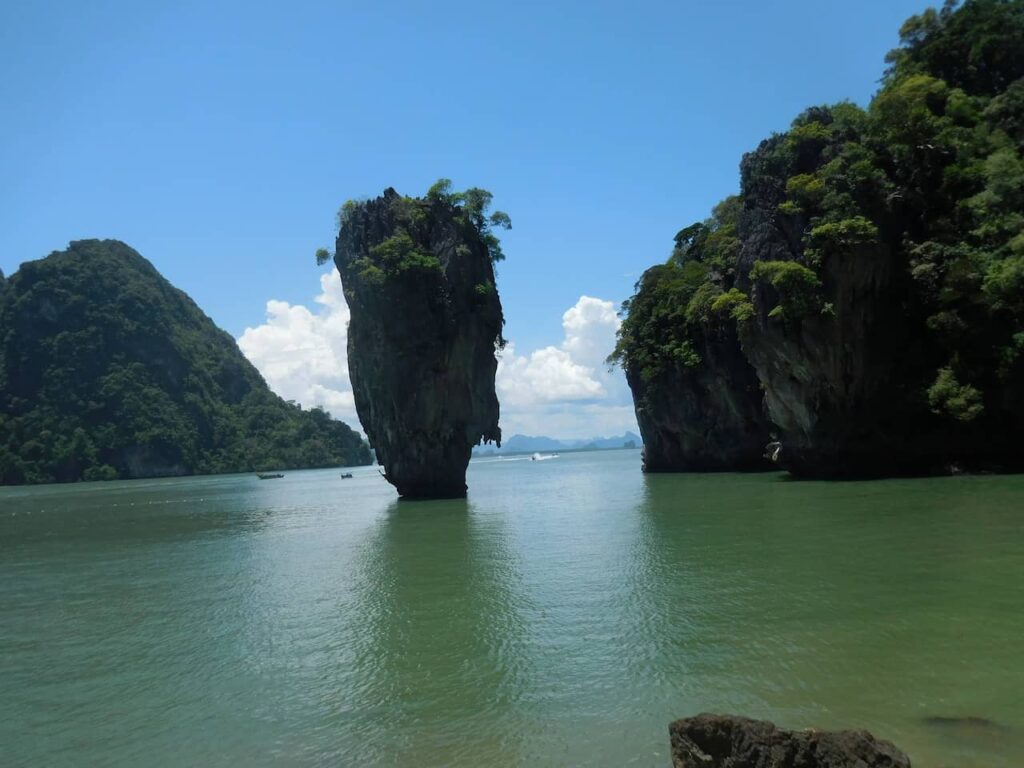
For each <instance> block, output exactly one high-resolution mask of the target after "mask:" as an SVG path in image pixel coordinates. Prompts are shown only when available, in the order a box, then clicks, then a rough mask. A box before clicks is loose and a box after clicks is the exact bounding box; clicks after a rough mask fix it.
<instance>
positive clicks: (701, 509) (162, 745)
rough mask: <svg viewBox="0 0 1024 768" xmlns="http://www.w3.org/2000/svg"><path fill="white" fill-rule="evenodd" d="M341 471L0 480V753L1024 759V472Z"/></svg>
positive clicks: (183, 758)
mask: <svg viewBox="0 0 1024 768" xmlns="http://www.w3.org/2000/svg"><path fill="white" fill-rule="evenodd" d="M353 474H354V475H355V477H354V478H353V479H351V480H343V479H341V478H340V477H338V472H337V471H328V470H321V471H309V472H290V473H287V475H286V477H285V478H283V479H281V480H268V481H259V480H257V479H256V478H255V477H249V476H220V477H208V478H189V479H173V480H153V481H134V482H116V483H95V484H79V485H73V486H47V487H38V488H28V489H26V488H14V489H11V488H8V489H0V745H2V750H3V758H2V762H3V764H4V765H14V766H21V765H26V766H28V765H32V766H35V765H58V766H59V765H86V764H88V765H123V766H135V765H147V766H163V765H166V766H172V765H174V766H176V765H206V766H218V765H242V764H244V765H257V766H258V765H283V766H291V765H294V766H305V765H325V764H329V765H372V764H381V765H389V764H402V763H406V762H408V763H410V764H416V765H456V766H476V765H483V764H491V765H531V766H533V765H536V766H562V765H603V766H623V765H636V766H659V767H660V768H665V767H666V766H668V765H669V764H670V761H669V757H668V750H667V746H668V739H667V725H668V723H669V721H670V720H672V719H674V718H677V717H682V716H685V715H688V714H694V713H697V712H700V711H705V710H711V711H727V712H739V713H743V714H747V715H750V716H754V717H767V718H770V719H773V720H775V721H776V722H779V723H781V724H784V725H787V726H792V727H804V726H810V725H817V726H822V727H865V728H868V729H870V730H872V731H874V732H875V733H876V735H879V736H882V737H885V738H889V739H892V740H893V741H895V742H896V743H897V744H899V745H900V746H901V747H903V748H904V749H905V750H907V751H908V752H910V753H911V756H912V757H913V759H914V765H915V766H917V767H918V768H921V767H923V768H936V767H937V766H957V767H958V768H971V767H975V766H977V767H981V766H985V767H986V768H993V767H998V766H1020V765H1024V694H1022V691H1024V641H1022V637H1024V536H1022V534H1024V477H1020V476H1017V477H958V478H939V479H931V480H898V481H882V482H870V483H798V482H791V481H788V480H786V479H784V478H783V477H782V476H780V475H776V474H765V475H660V476H648V477H645V476H643V475H641V473H640V472H639V452H638V451H612V452H606V453H590V454H575V455H569V454H565V455H562V456H560V457H559V458H558V459H555V460H550V461H544V462H531V461H511V460H502V461H495V460H481V461H478V462H474V463H473V464H472V465H471V467H470V473H469V483H470V497H469V499H468V500H465V501H452V502H412V503H398V502H397V501H396V500H395V497H394V494H393V491H392V490H391V488H390V486H388V485H387V484H386V483H385V482H384V481H383V480H382V479H381V478H380V477H379V476H378V475H377V473H376V471H375V470H373V469H372V468H362V469H356V470H353ZM971 718H974V719H971Z"/></svg>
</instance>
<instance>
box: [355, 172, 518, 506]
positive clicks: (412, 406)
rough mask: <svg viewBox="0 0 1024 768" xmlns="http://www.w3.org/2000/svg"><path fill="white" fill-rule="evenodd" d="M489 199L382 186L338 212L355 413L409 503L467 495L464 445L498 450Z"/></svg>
mask: <svg viewBox="0 0 1024 768" xmlns="http://www.w3.org/2000/svg"><path fill="white" fill-rule="evenodd" d="M473 192H482V191H479V190H470V193H473ZM467 194H469V193H467ZM487 202H489V195H486V198H485V199H483V200H481V198H480V196H476V197H473V196H472V195H470V200H469V201H468V202H467V201H466V199H465V198H464V197H463V196H456V195H452V194H449V193H447V190H446V188H442V189H439V190H435V189H432V191H431V193H430V194H428V196H427V197H426V198H409V197H403V196H401V195H399V194H398V193H397V192H395V190H393V189H387V190H386V191H385V192H384V194H383V195H382V196H381V197H378V198H376V199H375V200H369V201H366V202H361V203H348V204H346V206H345V207H344V208H343V210H342V214H341V222H340V224H341V227H340V231H339V233H338V239H337V244H336V251H335V264H336V265H337V268H338V271H339V272H340V274H341V279H342V285H343V288H344V292H345V299H346V301H347V302H348V305H349V309H350V310H351V313H352V319H351V324H350V326H349V333H348V362H349V374H350V376H351V380H352V389H353V393H354V395H355V403H356V410H357V412H358V414H359V420H360V422H361V423H362V425H363V429H364V430H365V431H366V434H367V436H368V438H369V440H370V444H371V446H372V447H373V449H374V450H375V451H376V454H377V460H378V461H379V462H380V464H381V466H382V467H383V468H384V474H385V477H386V478H387V480H388V481H389V482H390V483H392V484H393V485H394V486H395V487H396V488H397V489H398V492H399V494H400V495H401V496H403V497H406V498H448V497H459V496H464V495H465V494H466V466H467V465H468V463H469V458H470V451H471V450H472V447H473V446H474V445H476V444H478V443H479V442H481V441H484V442H488V441H495V442H497V443H498V444H499V445H500V440H501V431H500V430H499V428H498V399H497V396H496V395H495V391H494V375H495V371H496V368H497V360H496V358H495V349H496V347H497V346H498V345H500V344H502V343H503V339H502V335H501V330H502V324H503V318H502V311H501V303H500V301H499V299H498V293H497V289H496V287H495V279H494V267H493V263H492V260H493V258H494V256H495V253H496V239H495V238H494V235H493V234H491V233H490V232H489V231H488V227H487V221H488V220H486V219H484V217H483V208H485V207H486V203H487ZM481 203H482V204H481ZM506 221H507V217H506ZM497 253H499V254H500V251H497Z"/></svg>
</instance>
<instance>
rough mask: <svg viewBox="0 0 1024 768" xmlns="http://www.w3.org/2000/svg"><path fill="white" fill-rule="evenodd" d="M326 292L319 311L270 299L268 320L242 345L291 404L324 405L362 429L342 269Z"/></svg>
mask: <svg viewBox="0 0 1024 768" xmlns="http://www.w3.org/2000/svg"><path fill="white" fill-rule="evenodd" d="M320 291H321V293H320V295H319V296H317V297H316V298H315V299H314V301H315V302H316V304H318V305H319V306H318V307H315V308H314V310H313V311H310V310H309V309H308V308H306V307H305V306H303V305H301V304H296V305H292V304H289V303H288V302H285V301H277V300H276V299H271V300H270V301H268V302H267V322H265V323H264V324H263V325H260V326H257V327H255V328H246V329H245V332H244V333H243V334H242V336H241V337H240V338H239V339H238V346H239V347H240V348H241V350H242V352H243V354H245V356H246V357H248V358H249V360H250V361H251V362H252V364H253V365H255V366H256V368H257V369H258V370H259V372H260V373H261V374H263V378H265V379H266V380H267V384H269V385H270V388H271V389H272V390H274V391H275V392H276V393H277V394H279V395H280V396H281V397H283V398H284V399H285V400H295V401H296V402H299V403H301V404H302V405H303V406H304V407H307V408H310V407H313V406H315V405H319V406H322V407H324V408H326V409H327V410H328V411H330V412H331V413H332V414H333V415H334V417H335V418H338V419H342V420H344V421H346V422H348V423H349V424H351V425H352V426H354V427H356V428H358V426H359V420H358V419H357V418H356V408H355V401H354V399H353V397H352V385H351V382H350V381H349V377H348V360H347V356H346V344H347V339H348V321H349V317H350V315H349V310H348V305H347V304H346V303H345V296H344V295H343V294H342V292H341V278H340V277H338V273H337V272H336V271H334V270H333V269H332V270H331V271H329V272H325V273H324V274H323V275H321V276H320Z"/></svg>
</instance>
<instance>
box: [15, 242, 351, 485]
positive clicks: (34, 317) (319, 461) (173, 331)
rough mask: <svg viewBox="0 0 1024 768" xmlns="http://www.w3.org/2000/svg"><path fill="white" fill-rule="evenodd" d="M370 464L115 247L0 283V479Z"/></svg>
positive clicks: (80, 251)
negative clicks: (268, 383) (272, 387)
mask: <svg viewBox="0 0 1024 768" xmlns="http://www.w3.org/2000/svg"><path fill="white" fill-rule="evenodd" d="M369 462H370V454H369V449H368V447H367V446H366V444H365V443H364V442H363V441H362V440H361V439H360V437H359V436H358V434H356V433H355V432H354V431H353V430H351V429H350V428H349V427H348V426H347V425H345V424H343V423H341V422H338V421H335V420H334V419H332V418H331V417H330V415H329V414H327V413H325V412H324V411H322V410H319V409H313V410H309V411H303V410H302V409H301V408H300V407H298V406H296V405H292V404H290V403H286V402H284V401H283V400H282V399H281V398H280V397H278V396H277V395H275V394H273V393H272V392H271V391H270V390H269V389H268V388H267V386H266V384H265V383H264V381H263V379H262V377H261V376H260V375H259V373H258V372H257V371H256V369H255V368H254V367H253V366H252V365H251V364H250V363H249V361H248V360H246V359H245V357H244V356H243V355H242V353H241V352H240V351H239V349H238V347H237V346H236V344H235V341H234V339H232V338H231V336H230V335H228V334H227V333H225V332H224V331H222V330H220V329H218V328H217V327H216V326H215V325H214V324H213V321H211V320H210V319H209V318H208V317H207V316H206V315H204V314H203V312H202V311H201V310H200V309H199V308H198V307H197V306H196V305H195V304H194V303H193V302H192V300H191V299H190V298H189V297H188V296H186V295H185V294H184V293H183V292H181V291H179V290H178V289H176V288H174V287H173V286H172V285H171V284H170V283H168V282H167V281H166V280H165V279H164V278H163V277H161V276H160V274H159V273H158V272H157V271H156V269H154V268H153V266H152V265H151V264H150V263H149V262H148V261H146V260H145V259H144V258H142V257H141V256H140V255H139V254H138V253H136V252H135V251H134V250H132V249H131V248H129V247H128V246H127V245H125V244H123V243H120V242H117V241H112V240H104V241H98V240H84V241H78V242H74V243H71V245H70V247H69V248H68V250H66V251H62V252H57V253H53V254H51V255H50V256H48V257H47V258H45V259H40V260H38V261H30V262H27V263H25V264H23V265H22V266H21V268H20V269H19V270H18V271H17V272H16V273H15V274H14V275H12V276H11V277H10V278H8V279H7V280H6V281H5V282H0V482H2V483H5V484H18V483H45V482H69V481H75V480H97V479H112V478H117V477H122V478H128V477H144V476H154V475H180V474H191V473H215V472H243V471H251V470H254V469H259V468H271V467H273V468H297V467H323V466H336V465H341V464H368V463H369Z"/></svg>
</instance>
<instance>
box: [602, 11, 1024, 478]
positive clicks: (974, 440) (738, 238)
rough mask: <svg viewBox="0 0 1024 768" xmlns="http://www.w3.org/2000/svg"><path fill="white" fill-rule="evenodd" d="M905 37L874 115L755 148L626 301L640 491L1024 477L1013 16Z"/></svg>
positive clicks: (826, 113) (923, 21) (1021, 107)
mask: <svg viewBox="0 0 1024 768" xmlns="http://www.w3.org/2000/svg"><path fill="white" fill-rule="evenodd" d="M900 34H901V40H902V45H901V47H899V48H898V49H896V50H894V51H892V52H891V53H890V54H889V56H888V57H887V61H888V62H889V65H890V66H889V68H888V69H887V70H886V73H885V76H884V78H883V81H882V87H881V89H880V91H879V92H878V94H877V95H876V96H875V98H874V99H873V100H872V101H871V103H870V105H869V106H868V108H867V109H862V108H860V107H858V106H856V105H854V104H852V103H849V102H841V103H838V104H833V105H828V106H820V107H814V108H811V109H808V110H806V111H805V112H804V113H803V114H801V115H800V116H799V117H797V118H796V120H795V121H794V122H793V124H792V126H791V128H790V129H789V130H788V131H787V132H785V133H782V134H777V135H774V136H771V137H770V138H768V139H766V140H765V141H763V142H762V143H761V145H760V146H759V147H758V148H757V149H756V150H754V151H753V152H751V153H749V154H748V155H746V156H745V157H744V158H743V161H742V163H741V165H740V190H739V194H738V195H736V196H733V197H730V198H728V199H726V200H725V201H723V202H722V203H721V204H720V205H719V206H717V207H716V208H715V210H714V212H713V214H712V216H711V217H710V218H709V219H708V220H706V221H704V222H699V223H697V224H694V225H692V226H690V227H687V228H686V229H684V230H682V231H681V232H680V233H679V234H678V235H677V236H676V238H675V247H674V249H673V251H672V253H671V256H670V257H669V259H668V261H667V262H666V263H665V264H662V265H658V266H655V267H653V268H651V269H650V270H648V271H647V272H646V273H645V274H644V276H643V278H642V279H641V280H640V281H639V282H638V284H637V291H636V294H635V295H634V296H633V298H632V299H630V300H629V301H628V302H627V303H626V305H625V310H626V312H627V317H626V318H625V320H624V322H623V325H622V328H621V330H620V336H619V341H618V345H617V348H616V350H615V352H614V353H613V356H612V359H613V360H615V361H619V362H621V363H622V365H623V367H624V368H625V371H626V375H627V379H628V381H629V384H630V386H631V388H632V391H633V396H634V402H635V406H636V414H637V420H638V422H639V426H640V430H641V433H642V436H643V439H644V447H645V448H644V449H645V468H646V469H647V470H648V471H685V470H709V469H721V470H746V469H752V468H753V469H756V468H759V467H761V466H764V465H763V463H762V460H761V458H760V454H761V453H762V452H763V451H765V449H766V448H767V451H766V455H767V457H768V458H770V459H772V460H774V461H775V462H776V463H777V465H778V466H780V467H782V468H785V469H788V470H789V471H790V472H792V473H793V474H794V475H797V476H802V477H825V478H840V477H850V478H854V477H873V476H875V477H877V476H894V475H913V474H936V473H946V472H950V471H958V470H960V469H963V470H995V471H1012V470H1020V469H1022V468H1024V451H1022V450H1021V447H1020V440H1021V435H1022V434H1024V398H1022V397H1021V396H1020V393H1021V392H1022V391H1024V298H1022V297H1024V216H1022V215H1021V211H1024V55H1022V51H1024V4H1022V3H1020V2H1000V1H997V0H972V1H971V2H965V3H963V4H962V5H959V6H958V5H957V4H956V3H946V4H945V6H944V7H943V8H942V9H941V10H928V11H926V12H925V13H923V14H921V15H920V16H915V17H913V18H911V19H909V20H908V21H907V22H906V23H905V24H904V26H903V28H902V29H901V33H900Z"/></svg>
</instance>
